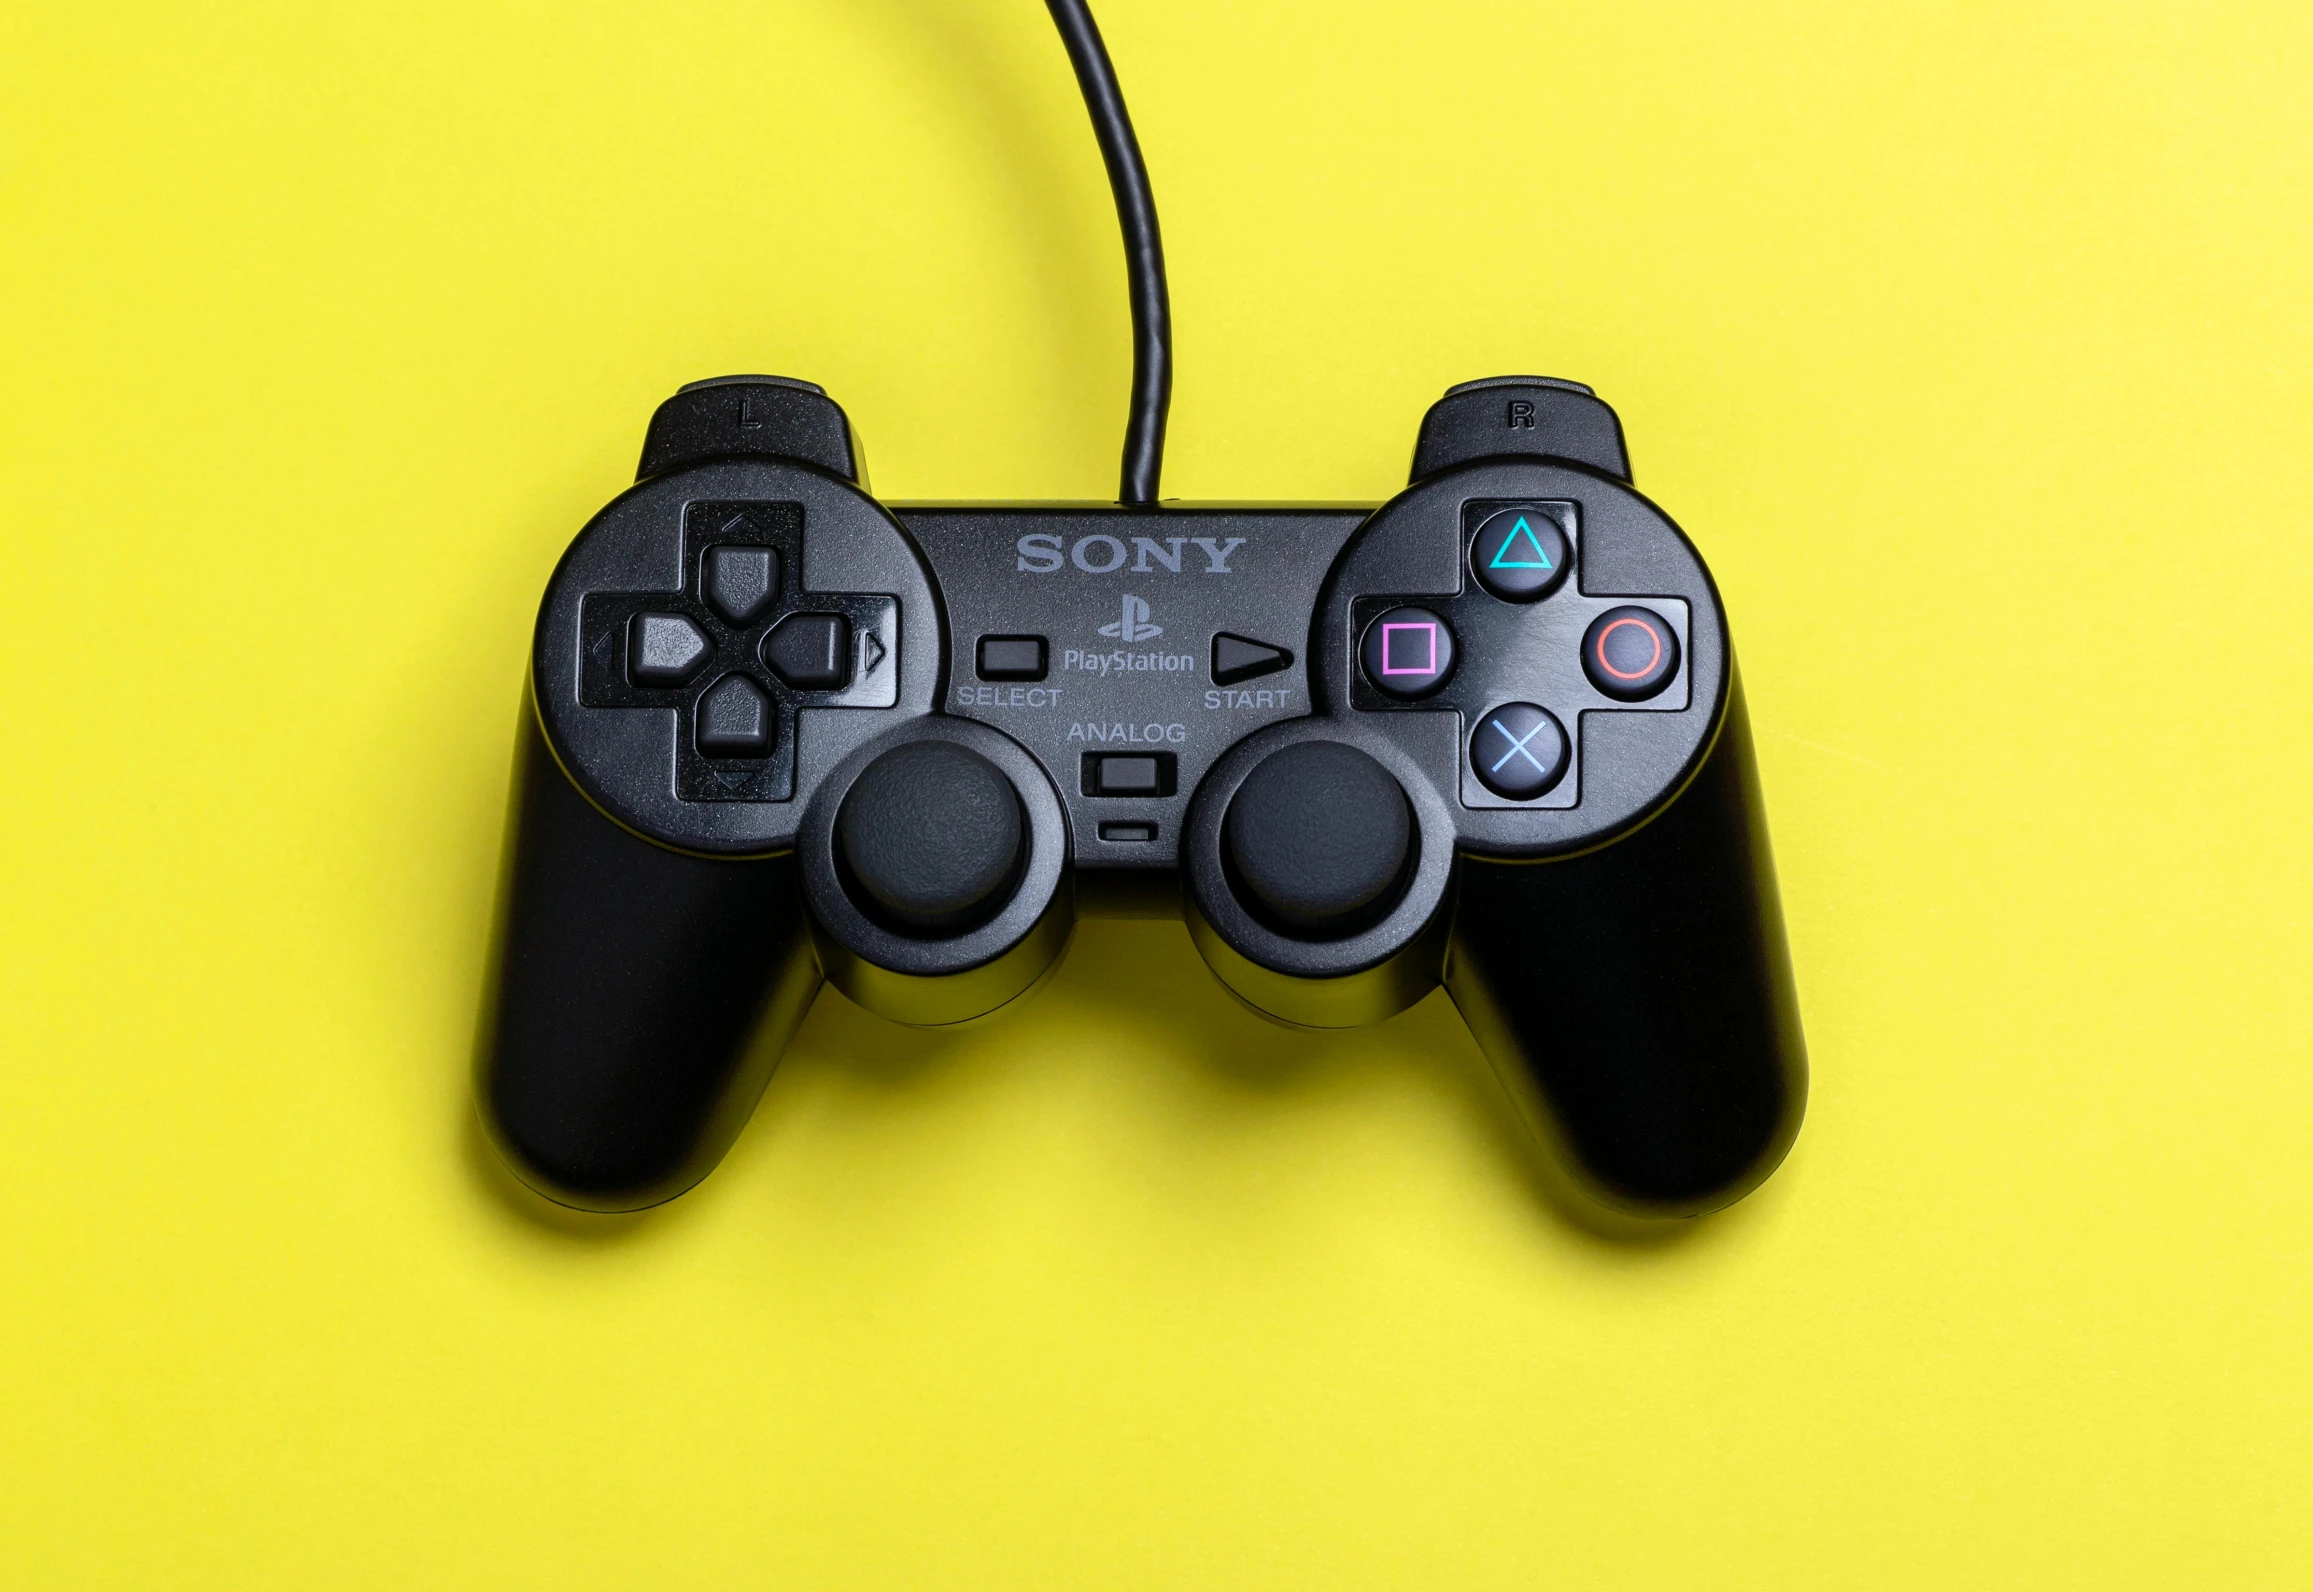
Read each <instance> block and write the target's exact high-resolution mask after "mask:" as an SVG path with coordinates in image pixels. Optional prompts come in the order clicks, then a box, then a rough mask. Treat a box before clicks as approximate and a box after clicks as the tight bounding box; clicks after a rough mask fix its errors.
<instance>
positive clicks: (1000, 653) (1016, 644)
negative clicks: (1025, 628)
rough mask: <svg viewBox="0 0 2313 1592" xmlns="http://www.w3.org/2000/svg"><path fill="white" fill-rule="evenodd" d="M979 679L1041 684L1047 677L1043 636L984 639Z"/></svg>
mask: <svg viewBox="0 0 2313 1592" xmlns="http://www.w3.org/2000/svg"><path fill="white" fill-rule="evenodd" d="M979 663H980V678H981V679H983V680H1041V679H1043V678H1044V674H1045V667H1046V666H1045V649H1044V638H1043V637H1042V636H982V637H981V638H980V659H979Z"/></svg>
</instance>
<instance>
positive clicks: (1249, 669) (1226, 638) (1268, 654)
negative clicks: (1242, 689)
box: [1213, 630, 1293, 685]
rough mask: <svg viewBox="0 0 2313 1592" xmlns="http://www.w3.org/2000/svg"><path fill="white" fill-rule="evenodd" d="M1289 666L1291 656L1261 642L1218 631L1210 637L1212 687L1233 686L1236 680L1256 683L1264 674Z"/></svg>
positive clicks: (1281, 649) (1282, 649) (1291, 664)
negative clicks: (1211, 648)
mask: <svg viewBox="0 0 2313 1592" xmlns="http://www.w3.org/2000/svg"><path fill="white" fill-rule="evenodd" d="M1292 666H1293V654H1292V653H1290V652H1287V651H1286V650H1285V649H1284V648H1283V647H1272V646H1270V645H1269V644H1268V643H1267V642H1265V641H1254V640H1252V639H1250V638H1249V637H1245V636H1232V635H1230V634H1229V633H1228V632H1227V631H1225V630H1224V631H1222V632H1221V633H1220V634H1219V635H1217V636H1215V637H1213V684H1215V685H1235V684H1236V683H1237V682H1238V681H1240V680H1257V679H1259V678H1260V677H1261V676H1262V675H1265V674H1275V673H1276V672H1277V671H1278V670H1280V669H1290V668H1291V667H1292Z"/></svg>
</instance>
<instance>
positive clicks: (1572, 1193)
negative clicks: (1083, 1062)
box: [460, 921, 1780, 1259]
mask: <svg viewBox="0 0 2313 1592" xmlns="http://www.w3.org/2000/svg"><path fill="white" fill-rule="evenodd" d="M1045 1008H1049V1009H1048V1010H1044V1011H1043V1014H1042V1015H1041V1016H1039V1015H1038V1013H1039V1010H1040V1009H1045ZM1016 1025H1017V1031H1018V1037H1019V1040H1020V1042H1021V1043H1020V1045H1019V1046H1018V1047H1017V1049H1015V1048H1014V1047H1013V1046H1009V1045H1007V1046H1001V1047H999V1048H998V1050H997V1051H996V1053H995V1056H994V1057H993V1058H992V1057H991V1052H990V1047H989V1045H988V1043H987V1036H988V1035H989V1034H990V1033H991V1032H993V1033H997V1034H999V1035H1001V1034H1003V1033H1005V1031H1007V1030H1014V1029H1015V1028H1016ZM1120 1028H1121V1029H1123V1030H1125V1031H1130V1032H1133V1033H1136V1034H1139V1035H1141V1036H1142V1037H1143V1039H1144V1040H1145V1041H1146V1042H1147V1044H1148V1045H1149V1046H1150V1047H1151V1048H1153V1049H1155V1050H1156V1051H1158V1052H1159V1053H1160V1054H1162V1055H1164V1056H1166V1057H1168V1058H1178V1059H1180V1060H1184V1061H1186V1062H1187V1063H1188V1064H1189V1065H1190V1066H1191V1067H1193V1068H1194V1069H1196V1071H1197V1073H1198V1075H1199V1076H1200V1077H1201V1079H1202V1080H1203V1083H1204V1084H1205V1086H1206V1087H1207V1088H1208V1090H1209V1091H1210V1092H1211V1094H1212V1095H1213V1096H1215V1097H1217V1099H1218V1102H1219V1105H1220V1108H1221V1109H1223V1110H1227V1111H1238V1112H1245V1113H1252V1114H1260V1115H1271V1116H1273V1115H1276V1114H1278V1113H1281V1112H1292V1111H1295V1110H1299V1109H1315V1108H1316V1106H1317V1103H1318V1101H1319V1099H1320V1098H1321V1097H1323V1096H1325V1095H1327V1094H1330V1093H1336V1092H1338V1091H1339V1090H1340V1089H1341V1088H1343V1087H1344V1086H1348V1087H1352V1088H1358V1087H1390V1086H1393V1085H1394V1086H1402V1085H1403V1084H1404V1083H1406V1082H1408V1081H1410V1082H1411V1083H1412V1084H1413V1085H1414V1087H1415V1088H1417V1089H1418V1090H1420V1091H1421V1092H1422V1093H1424V1094H1427V1095H1428V1096H1430V1097H1431V1098H1432V1099H1434V1100H1437V1101H1440V1102H1442V1103H1443V1104H1444V1106H1445V1107H1446V1109H1448V1110H1449V1111H1451V1112H1453V1113H1455V1114H1457V1115H1459V1116H1461V1117H1462V1118H1463V1120H1464V1121H1465V1122H1467V1123H1468V1124H1470V1125H1471V1127H1472V1128H1473V1129H1474V1132H1475V1137H1476V1141H1477V1143H1478V1144H1479V1145H1480V1146H1481V1147H1482V1153H1484V1154H1485V1155H1486V1156H1487V1158H1488V1159H1489V1160H1490V1161H1491V1162H1492V1164H1493V1166H1494V1168H1495V1170H1496V1171H1497V1173H1498V1174H1499V1175H1501V1176H1503V1177H1505V1178H1507V1179H1509V1180H1510V1181H1511V1183H1512V1184H1513V1185H1514V1186H1515V1187H1516V1188H1517V1190H1518V1192H1519V1194H1520V1196H1521V1197H1522V1199H1523V1201H1524V1203H1525V1205H1526V1207H1527V1208H1528V1210H1530V1211H1531V1212H1532V1213H1533V1215H1534V1216H1535V1218H1536V1219H1537V1221H1539V1222H1541V1223H1543V1224H1544V1225H1546V1226H1547V1227H1548V1228H1549V1229H1551V1230H1552V1231H1553V1232H1555V1233H1556V1234H1557V1235H1558V1236H1559V1237H1561V1238H1562V1239H1568V1240H1571V1241H1573V1242H1574V1243H1576V1244H1578V1245H1580V1246H1581V1247H1584V1248H1589V1249H1593V1250H1595V1251H1598V1252H1600V1253H1603V1254H1613V1255H1618V1256H1624V1257H1629V1258H1631V1259H1639V1258H1643V1257H1651V1256H1662V1257H1668V1256H1669V1255H1672V1254H1674V1253H1690V1254H1691V1253H1699V1252H1700V1251H1701V1250H1703V1249H1707V1248H1712V1247H1716V1246H1717V1245H1719V1244H1721V1243H1723V1242H1726V1241H1728V1240H1731V1239H1732V1238H1733V1237H1734V1236H1735V1235H1736V1234H1737V1233H1738V1232H1739V1231H1740V1230H1741V1229H1743V1228H1745V1227H1747V1226H1749V1225H1751V1223H1752V1222H1753V1221H1755V1220H1756V1219H1758V1217H1759V1216H1760V1215H1761V1214H1763V1211H1764V1209H1765V1207H1767V1206H1768V1205H1771V1204H1772V1203H1774V1195H1775V1191H1776V1188H1777V1187H1779V1181H1780V1180H1777V1182H1774V1183H1771V1184H1770V1185H1769V1186H1768V1187H1766V1188H1763V1189H1761V1190H1759V1191H1757V1192H1755V1193H1753V1194H1752V1195H1751V1196H1749V1197H1748V1198H1746V1199H1745V1200H1743V1201H1741V1202H1740V1203H1738V1204H1737V1205H1735V1206H1733V1207H1730V1208H1729V1209H1727V1210H1724V1211H1719V1212H1714V1213H1712V1214H1710V1215H1707V1216H1702V1217H1696V1218H1692V1219H1687V1220H1677V1221H1663V1220H1649V1219H1645V1218H1640V1217H1633V1216H1628V1215H1624V1214H1622V1213H1620V1212H1617V1211H1614V1210H1611V1209H1609V1208H1607V1207H1605V1206H1602V1205H1600V1204H1598V1203H1597V1202H1596V1201H1594V1200H1592V1199H1590V1198H1589V1197H1588V1196H1587V1195H1586V1194H1585V1193H1584V1192H1583V1191H1582V1190H1581V1188H1580V1187H1579V1186H1578V1185H1577V1184H1576V1183H1575V1182H1574V1181H1573V1179H1572V1178H1571V1177H1570V1176H1569V1175H1568V1174H1567V1173H1566V1171H1565V1169H1564V1166H1563V1164H1562V1162H1561V1161H1560V1160H1559V1158H1558V1157H1557V1156H1556V1155H1555V1154H1554V1153H1553V1152H1552V1150H1551V1149H1550V1147H1549V1146H1548V1145H1547V1143H1546V1142H1545V1141H1544V1140H1543V1139H1542V1138H1541V1137H1540V1135H1538V1134H1537V1132H1536V1131H1535V1130H1534V1129H1533V1128H1531V1127H1530V1126H1529V1125H1528V1122H1527V1119H1526V1117H1525V1115H1524V1113H1523V1112H1522V1111H1521V1109H1520V1107H1519V1105H1518V1103H1517V1101H1516V1099H1515V1098H1514V1097H1513V1096H1512V1094H1511V1092H1510V1090H1509V1088H1508V1086H1506V1085H1505V1084H1504V1083H1503V1081H1502V1080H1501V1079H1500V1078H1499V1077H1498V1076H1497V1075H1496V1073H1495V1071H1494V1069H1493V1067H1492V1066H1491V1064H1489V1062H1488V1061H1487V1059H1486V1057H1485V1056H1484V1054H1483V1053H1482V1052H1481V1051H1480V1050H1479V1049H1478V1047H1477V1044H1476V1043H1475V1041H1473V1040H1472V1039H1471V1037H1470V1035H1469V1032H1468V1030H1467V1029H1466V1028H1465V1027H1464V1026H1463V1024H1462V1020H1461V1017H1460V1014H1459V1013H1458V1012H1457V1011H1456V1010H1455V1008H1454V1006H1453V1003H1452V1001H1451V1000H1450V999H1449V998H1448V997H1447V996H1446V994H1445V992H1444V991H1443V990H1439V991H1436V992H1434V993H1432V994H1431V995H1429V996H1428V997H1426V998H1425V999H1423V1000H1422V1001H1420V1002H1419V1003H1417V1004H1416V1005H1415V1006H1414V1007H1412V1008H1411V1009H1410V1010H1408V1011H1405V1012H1402V1013H1400V1014H1398V1015H1397V1016H1395V1017H1393V1018H1390V1019H1389V1020H1388V1021H1387V1022H1385V1023H1382V1024H1380V1025H1377V1026H1376V1027H1374V1028H1371V1029H1359V1030H1348V1031H1343V1032H1318V1031H1313V1030H1309V1029H1301V1028H1294V1027H1290V1026H1287V1025H1284V1024H1281V1023H1278V1022H1276V1021H1274V1020H1272V1019H1270V1018H1268V1017H1266V1016H1264V1015H1262V1014H1260V1013H1258V1012H1256V1011H1254V1010H1253V1009H1252V1008H1250V1007H1248V1006H1245V1005H1243V1004H1242V1003H1241V1002H1239V1001H1238V1000H1237V999H1236V998H1235V997H1234V996H1232V995H1231V994H1230V993H1229V992H1228V990H1227V988H1226V987H1225V986H1224V985H1222V984H1221V982H1220V981H1219V980H1218V979H1216V978H1214V977H1213V976H1212V975H1211V973H1210V972H1209V971H1208V970H1207V969H1206V967H1205V965H1204V962H1203V960H1202V958H1200V957H1199V956H1198V955H1197V953H1196V949H1195V947H1194V946H1193V944H1191V942H1190V941H1189V939H1188V937H1187V934H1186V931H1185V930H1184V929H1183V928H1182V926H1181V925H1180V924H1178V923H1171V922H1118V921H1094V922H1090V923H1085V924H1081V925H1079V927H1078V929H1077V932H1076V935H1075V937H1074V939H1073V941H1072V943H1071V946H1070V949H1069V952H1068V954H1067V955H1066V956H1065V957H1064V958H1063V959H1062V962H1061V965H1060V967H1059V968H1058V969H1057V970H1056V971H1055V974H1054V976H1053V977H1051V978H1050V979H1049V980H1048V981H1047V982H1046V983H1045V984H1043V985H1041V986H1039V988H1038V989H1037V990H1033V991H1031V992H1030V993H1029V994H1028V995H1025V996H1023V997H1021V998H1020V999H1019V1000H1017V1001H1015V1002H1013V1003H1012V1004H1011V1005H1010V1006H1008V1007H1006V1008H1004V1009H1003V1010H1001V1011H999V1012H997V1013H993V1014H991V1015H990V1016H988V1017H986V1018H982V1019H980V1020H978V1021H976V1022H971V1023H965V1024H959V1025H956V1026H955V1027H953V1028H939V1029H925V1028H909V1027H906V1026H903V1025H901V1024H898V1023H893V1022H889V1021H887V1020H885V1019H883V1018H881V1017H878V1016H876V1015H875V1014H873V1013H871V1012H869V1011H866V1010H864V1009H863V1008H861V1007H859V1006H857V1005H854V1004H853V1003H852V1002H850V1001H849V1000H847V999H845V998H844V997H842V996H841V995H839V994H837V993H836V992H835V991H834V990H832V989H830V988H823V989H822V990H821V992H820V994H819V996H818V998H817V1000H816V1001H815V1003H814V1006H813V1009H812V1011H811V1013H810V1014H809V1016H808V1017H807V1018H806V1019H805V1023H804V1027H803V1029H802V1031H801V1032H799V1033H798V1034H797V1035H796V1037H795V1039H794V1041H793V1042H792V1044H791V1045H790V1047H789V1055H788V1057H787V1058H785V1059H784V1060H783V1061H782V1062H781V1066H780V1068H779V1069H778V1070H774V1071H773V1072H772V1075H771V1081H770V1084H769V1086H768V1088H767V1089H766V1091H765V1096H764V1100H763V1102H762V1104H761V1105H760V1106H759V1107H758V1109H757V1110H756V1112H755V1114H754V1119H753V1120H752V1121H751V1122H750V1123H749V1124H748V1125H747V1126H746V1127H745V1128H744V1129H743V1130H742V1132H741V1133H740V1136H739V1139H738V1142H737V1143H736V1144H735V1145H734V1146H733V1149H732V1151H731V1154H730V1156H729V1157H728V1158H727V1159H728V1160H734V1161H735V1160H740V1159H753V1158H754V1157H756V1156H761V1155H776V1154H778V1153H779V1144H778V1141H779V1140H780V1138H781V1137H783V1135H784V1134H785V1133H786V1132H787V1131H788V1129H789V1128H790V1126H791V1122H790V1120H789V1113H788V1112H786V1111H784V1110H782V1109H780V1103H779V1101H778V1098H777V1097H778V1096H779V1094H780V1092H781V1083H782V1073H783V1072H785V1071H787V1070H788V1069H790V1068H794V1069H797V1070H804V1069H811V1070H816V1069H823V1068H827V1067H830V1066H834V1067H839V1068H840V1069H841V1072H842V1078H843V1088H844V1090H845V1092H846V1093H847V1094H849V1095H850V1096H851V1098H852V1099H853V1101H854V1102H855V1103H860V1102H864V1103H865V1104H866V1105H867V1106H868V1108H869V1109H874V1110H886V1109H891V1108H894V1107H897V1106H900V1105H901V1104H902V1103H903V1102H904V1100H905V1099H907V1098H908V1097H914V1098H915V1099H916V1100H917V1101H918V1102H919V1103H920V1102H921V1101H922V1100H923V1099H924V1097H926V1096H928V1095H931V1094H936V1093H938V1092H940V1091H942V1090H945V1089H950V1088H954V1087H958V1086H960V1085H961V1084H962V1083H963V1081H964V1080H965V1078H966V1075H967V1072H968V1071H969V1070H970V1069H972V1068H974V1067H976V1066H985V1065H986V1064H987V1063H988V1062H989V1061H990V1060H991V1059H995V1060H997V1062H998V1064H999V1065H1004V1064H1007V1061H1006V1058H1007V1057H1008V1056H1010V1055H1016V1054H1018V1053H1019V1052H1020V1051H1025V1050H1026V1049H1027V1048H1028V1047H1030V1046H1042V1045H1046V1044H1052V1043H1065V1042H1066V1036H1068V1035H1072V1034H1075V1033H1077V1032H1078V1031H1080V1030H1083V1029H1104V1030H1115V1029H1120ZM1037 1029H1041V1030H1042V1031H1041V1032H1037V1031H1035V1030H1037ZM460 1142H461V1150H462V1157H461V1158H462V1160H463V1161H464V1163H465V1169H466V1171H467V1173H468V1175H469V1177H470V1178H471V1179H472V1181H473V1183H474V1184H475V1185H476V1186H477V1187H478V1188H479V1189H481V1190H482V1191H483V1192H484V1193H485V1195H486V1197H488V1198H489V1199H490V1201H491V1203H492V1204H493V1205H495V1206H496V1207H497V1208H498V1210H499V1211H500V1212H501V1213H502V1214H504V1215H506V1216H509V1217H512V1218H514V1219H515V1220H516V1221H517V1223H518V1224H519V1225H520V1226H521V1227H523V1228H524V1229H526V1230H528V1231H529V1232H531V1233H533V1234H535V1235H539V1236H542V1237H548V1238H550V1239H555V1240H561V1241H565V1242H570V1243H574V1244H578V1245H581V1246H586V1247H612V1246H620V1245H624V1244H626V1243H628V1242H631V1241H633V1240H635V1239H637V1238H639V1237H640V1236H642V1235H644V1234H646V1233H652V1232H663V1231H666V1230H667V1229H668V1227H669V1224H673V1223H681V1222H686V1221H689V1220H691V1219H693V1218H694V1216H695V1215H697V1214H699V1213H703V1212H704V1211H706V1210H707V1209H708V1208H710V1207H711V1206H712V1205H713V1203H714V1202H715V1201H716V1199H717V1198H718V1197H719V1192H718V1190H719V1186H721V1185H725V1184H728V1183H731V1182H734V1181H736V1180H734V1179H728V1178H718V1177H716V1176H714V1175H712V1174H710V1175H709V1176H707V1177H706V1178H705V1179H703V1180H702V1181H701V1182H700V1183H699V1184H698V1185H695V1186H694V1187H692V1188H691V1189H690V1190H688V1191H687V1192H685V1193H683V1194H680V1195H678V1196H676V1197H674V1198H673V1199H671V1200H669V1201H667V1202H665V1203H663V1204H660V1205H655V1206H651V1207H649V1208H647V1209H644V1210H639V1211H628V1212H619V1213H598V1212H593V1211H583V1210H577V1209H573V1208H571V1207H568V1206H564V1205H559V1204H556V1203H555V1202H553V1201H551V1200H549V1199H546V1198H545V1197H544V1196H542V1195H540V1194H538V1193H537V1192H536V1191H535V1190H533V1189H531V1188H530V1187H529V1186H528V1185H527V1184H525V1183H523V1182H522V1181H521V1180H520V1179H519V1178H518V1177H516V1176H515V1175H514V1173H513V1172H512V1171H511V1170H510V1169H509V1168H508V1167H507V1166H506V1164H505V1162H504V1161H503V1160H502V1159H501V1158H500V1157H499V1155H498V1153H497V1152H496V1150H495V1149H493V1148H492V1147H491V1145H490V1142H489V1139H488V1137H487V1135H486V1134H485V1133H484V1131H483V1129H482V1126H481V1123H480V1121H479V1119H478V1118H477V1116H476V1115H475V1111H474V1108H473V1106H472V1104H471V1103H470V1102H469V1103H468V1105H467V1107H466V1109H465V1111H464V1113H463V1115H462V1119H461V1123H460Z"/></svg>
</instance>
